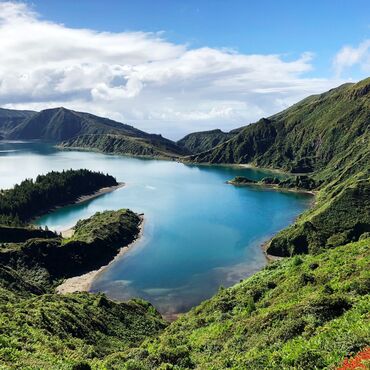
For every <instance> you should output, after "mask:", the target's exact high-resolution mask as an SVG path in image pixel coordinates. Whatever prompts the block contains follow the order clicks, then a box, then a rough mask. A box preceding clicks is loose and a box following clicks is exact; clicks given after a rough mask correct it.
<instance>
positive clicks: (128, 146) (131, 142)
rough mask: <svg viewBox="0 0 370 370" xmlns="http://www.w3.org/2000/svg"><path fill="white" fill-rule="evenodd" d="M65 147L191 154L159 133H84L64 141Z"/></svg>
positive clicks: (140, 153)
mask: <svg viewBox="0 0 370 370" xmlns="http://www.w3.org/2000/svg"><path fill="white" fill-rule="evenodd" d="M59 147H61V148H65V149H85V150H96V151H99V152H102V153H107V154H120V155H133V156H144V157H145V156H146V157H162V158H177V157H180V156H182V155H185V154H189V152H188V151H187V149H186V148H181V147H179V146H178V145H176V144H175V143H174V142H172V141H170V140H168V139H165V138H163V137H162V136H159V135H147V136H145V137H130V136H125V135H121V134H104V135H82V136H77V137H75V138H73V139H70V140H68V141H64V142H62V143H61V144H60V145H59Z"/></svg>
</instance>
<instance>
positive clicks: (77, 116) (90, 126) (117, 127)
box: [3, 107, 190, 157]
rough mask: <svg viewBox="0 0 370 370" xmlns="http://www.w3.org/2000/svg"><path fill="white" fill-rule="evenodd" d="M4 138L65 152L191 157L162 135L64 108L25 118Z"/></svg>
mask: <svg viewBox="0 0 370 370" xmlns="http://www.w3.org/2000/svg"><path fill="white" fill-rule="evenodd" d="M3 136H5V137H6V138H8V139H12V140H33V139H38V140H42V141H49V142H55V143H60V144H61V145H60V146H61V147H63V148H76V147H78V148H80V149H89V150H99V151H102V152H104V153H116V154H128V155H142V156H163V157H178V156H182V155H188V154H190V152H189V151H188V150H187V149H186V148H181V147H180V146H178V145H177V144H176V143H174V142H173V141H171V140H168V139H165V138H163V137H162V136H161V135H155V134H148V133H146V132H144V131H141V130H138V129H136V128H134V127H132V126H130V125H126V124H123V123H120V122H116V121H113V120H111V119H108V118H103V117H99V116H95V115H93V114H90V113H82V112H76V111H73V110H69V109H66V108H63V107H61V108H54V109H45V110H43V111H41V112H33V114H28V115H24V116H23V119H19V122H18V125H15V127H12V129H11V130H7V131H5V132H4V135H3Z"/></svg>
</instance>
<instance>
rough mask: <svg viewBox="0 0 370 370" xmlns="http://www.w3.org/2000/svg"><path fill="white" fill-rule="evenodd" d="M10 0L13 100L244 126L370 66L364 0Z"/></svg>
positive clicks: (7, 64) (1, 27)
mask: <svg viewBox="0 0 370 370" xmlns="http://www.w3.org/2000/svg"><path fill="white" fill-rule="evenodd" d="M1 4H2V6H3V9H2V14H3V21H1V16H2V15H1V14H0V38H1V36H2V33H3V35H4V36H5V37H8V35H12V36H11V38H10V39H9V37H8V40H7V41H6V42H4V43H5V44H4V45H2V44H1V41H0V47H2V49H3V50H4V48H7V49H8V50H11V51H13V52H14V54H10V56H7V59H5V60H2V61H1V62H2V67H0V79H1V72H3V75H4V76H7V77H6V78H7V79H10V77H9V74H11V75H12V76H11V77H12V79H11V81H5V82H4V81H3V86H11V84H12V83H14V82H15V81H16V82H18V83H20V85H22V84H23V85H24V88H23V89H22V91H21V89H20V88H19V89H18V90H14V88H13V90H14V91H12V90H11V88H10V87H9V89H8V90H6V91H5V90H4V91H2V90H1V89H0V104H1V105H2V106H7V107H13V108H20V107H21V108H24V107H27V108H34V109H42V108H43V107H49V106H55V105H66V106H68V107H71V108H74V109H80V110H88V111H92V112H94V113H97V114H103V115H107V116H110V117H112V118H115V119H117V120H121V121H125V122H128V123H132V124H134V125H136V126H138V127H140V128H143V129H146V130H149V131H153V132H163V133H164V134H168V135H169V136H170V137H178V136H181V135H182V134H185V133H187V132H189V131H192V130H202V129H209V128H212V127H221V128H223V129H225V130H228V129H231V128H234V127H238V126H240V125H242V124H246V123H248V122H252V121H253V120H255V119H258V118H260V117H261V116H266V115H269V114H272V113H275V112H276V111H279V110H280V109H283V108H285V107H286V106H288V105H290V104H292V103H294V102H295V101H298V100H299V99H301V98H302V97H304V96H307V95H309V94H311V93H316V92H321V91H324V90H326V89H327V88H330V87H334V86H336V85H338V84H340V83H342V82H345V81H348V80H353V81H356V80H359V79H362V78H364V77H367V76H368V75H369V72H370V56H369V55H370V53H369V50H370V41H369V40H370V35H369V34H370V17H369V14H370V1H365V0H352V1H345V0H336V1H333V0H322V1H319V0H313V1H287V0H279V1H277V0H276V1H272V0H265V1H246V0H244V1H242V0H228V1H226V0H224V1H222V0H213V1H210V0H208V1H205V0H198V1H185V0H182V1H179V0H178V1H176V0H172V1H170V0H157V1H140V0H136V1H107V0H105V1H104V2H103V1H96V0H89V1H87V0H80V1H73V0H64V1H51V0H33V1H28V2H24V3H22V2H16V3H14V2H2V3H1V2H0V6H1ZM0 10H1V9H0ZM4 19H5V21H4ZM17 53H18V54H17ZM27 53H29V55H28V56H27ZM87 55H89V58H87ZM22 57H23V58H24V57H25V58H26V59H28V61H30V60H31V61H32V63H31V66H29V65H28V68H27V69H26V67H25V65H22V63H21V62H20V59H21V58H22ZM0 59H1V58H0ZM32 64H34V65H32ZM1 69H3V71H2V70H1ZM35 81H37V83H36V85H37V86H36V88H35V87H34V86H35ZM27 89H30V90H29V92H27V91H28V90H27Z"/></svg>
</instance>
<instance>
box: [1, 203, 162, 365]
mask: <svg viewBox="0 0 370 370" xmlns="http://www.w3.org/2000/svg"><path fill="white" fill-rule="evenodd" d="M140 222H141V219H140V217H139V216H137V215H136V214H135V213H133V212H131V211H130V210H119V211H106V212H102V213H97V214H96V215H94V216H92V217H91V218H89V219H87V220H82V221H79V222H78V223H77V225H76V232H75V234H74V235H73V237H72V238H70V239H68V240H62V239H61V238H59V237H54V238H53V239H41V238H38V239H35V238H31V239H28V240H27V241H26V242H24V243H18V244H15V243H5V244H3V245H2V246H0V367H1V368H2V369H3V368H4V369H8V368H9V369H18V368H22V369H25V368H27V369H41V368H42V369H46V368H47V369H90V365H91V366H93V367H94V368H102V361H103V359H104V358H105V356H107V355H109V354H112V353H114V352H117V351H124V350H126V349H128V348H130V347H133V346H138V345H140V343H141V342H142V341H143V340H144V339H147V338H150V337H152V336H154V335H156V334H158V333H159V332H160V331H162V330H163V328H164V327H165V326H166V323H165V322H164V321H163V319H162V318H161V316H160V315H159V314H158V312H157V311H156V310H155V308H154V307H153V306H151V305H150V304H149V303H147V302H144V301H142V300H131V301H129V302H127V303H114V302H112V301H110V300H108V299H107V298H106V297H105V296H104V295H102V294H98V295H93V294H88V293H78V294H68V295H65V296H61V295H58V294H55V293H53V287H54V286H55V285H56V284H57V283H58V282H59V281H60V279H62V278H65V277H69V276H74V275H77V274H80V273H83V272H86V271H89V270H91V269H95V268H98V267H100V266H101V265H104V264H106V263H108V262H109V261H110V260H111V259H112V258H113V256H114V255H115V254H116V253H117V252H118V250H119V248H120V247H123V246H125V245H127V244H129V243H131V242H132V241H133V240H134V239H135V237H136V236H137V235H138V233H139V224H140ZM0 231H1V230H0ZM35 231H39V232H40V230H35ZM21 232H23V229H21ZM31 236H34V235H31ZM23 237H24V236H23ZM88 363H89V364H90V365H88Z"/></svg>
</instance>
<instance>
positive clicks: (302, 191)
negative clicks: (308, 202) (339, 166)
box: [226, 180, 317, 196]
mask: <svg viewBox="0 0 370 370" xmlns="http://www.w3.org/2000/svg"><path fill="white" fill-rule="evenodd" d="M226 184H229V185H234V186H242V187H244V186H249V187H256V188H260V189H264V190H266V189H267V190H276V191H282V192H291V193H299V194H308V195H313V196H315V195H316V194H317V192H315V191H313V190H306V189H299V188H285V187H282V186H278V185H276V184H260V183H257V182H251V183H244V184H238V183H234V182H233V181H232V180H229V181H226Z"/></svg>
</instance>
